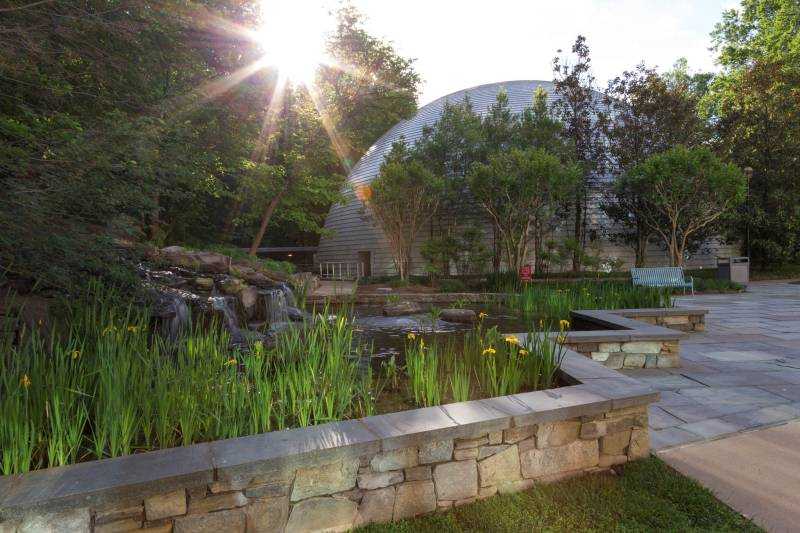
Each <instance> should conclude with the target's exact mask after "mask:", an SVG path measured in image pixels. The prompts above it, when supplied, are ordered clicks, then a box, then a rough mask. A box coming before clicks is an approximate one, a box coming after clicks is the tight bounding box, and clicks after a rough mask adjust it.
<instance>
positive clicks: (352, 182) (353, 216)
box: [317, 81, 739, 275]
mask: <svg viewBox="0 0 800 533" xmlns="http://www.w3.org/2000/svg"><path fill="white" fill-rule="evenodd" d="M538 87H542V88H544V89H545V90H546V91H547V92H548V93H549V94H552V93H553V84H552V83H551V82H547V81H509V82H502V83H494V84H489V85H481V86H478V87H473V88H470V89H465V90H462V91H459V92H456V93H453V94H450V95H447V96H444V97H442V98H440V99H438V100H435V101H433V102H431V103H429V104H427V105H425V106H423V107H422V108H420V110H419V111H418V112H417V114H416V115H415V116H414V117H412V118H411V119H409V120H403V121H401V122H399V123H398V124H396V125H395V126H394V127H393V128H392V129H390V130H389V131H388V132H387V133H386V134H384V135H383V136H382V137H381V138H380V139H378V141H377V142H376V143H375V144H374V145H373V146H372V147H370V149H369V150H367V153H366V154H364V156H363V157H362V158H361V159H360V160H359V162H358V163H357V164H356V165H355V167H353V170H352V171H351V172H350V175H349V176H348V180H347V184H346V200H345V201H344V202H343V203H341V204H336V205H334V206H333V207H331V210H330V212H329V213H328V217H327V218H326V221H325V228H326V229H328V230H330V231H331V232H332V234H331V235H330V236H328V237H323V238H322V239H321V240H320V245H319V251H318V252H317V261H318V262H330V261H337V262H339V261H342V262H356V261H357V260H358V252H361V251H369V252H370V253H371V258H372V265H371V267H372V274H373V275H393V274H396V268H395V266H394V262H393V260H392V256H391V253H390V250H389V247H388V245H387V242H386V239H385V238H384V236H383V232H382V231H381V229H380V228H379V227H377V225H376V224H375V223H374V221H373V220H372V217H371V215H370V214H369V212H368V211H366V210H365V209H364V205H363V203H362V202H361V201H360V200H358V199H357V198H356V196H355V194H354V192H353V191H354V190H356V189H357V188H358V187H359V186H361V185H365V184H367V183H369V182H370V181H372V179H373V178H374V177H375V176H376V175H377V174H378V171H379V170H380V166H381V164H382V163H383V159H384V156H385V155H386V154H387V153H388V152H389V150H391V147H392V145H393V144H394V143H395V142H397V141H399V140H401V139H404V140H405V141H406V142H408V143H413V142H415V141H416V140H417V139H419V137H420V136H421V135H422V129H423V127H424V126H430V125H433V124H434V123H435V122H436V121H437V120H438V119H439V117H440V116H441V113H442V110H443V108H444V104H445V102H450V103H458V102H462V101H463V100H464V98H465V97H467V96H469V99H470V101H471V102H472V106H473V109H474V110H475V112H477V113H479V114H483V113H485V112H486V111H487V110H488V108H489V107H490V106H491V105H492V104H493V103H494V102H495V100H496V97H497V93H498V92H499V91H500V90H501V89H505V90H506V92H507V94H508V102H509V107H510V108H511V109H512V111H514V112H517V113H518V112H521V111H522V110H524V109H525V108H526V107H530V105H531V104H532V101H533V93H534V91H535V90H536V88H538ZM553 99H554V98H552V97H550V98H548V101H550V102H552V101H553ZM588 220H589V225H588V229H589V230H592V229H594V230H595V232H596V233H597V234H598V235H599V236H600V238H598V239H597V240H596V241H595V242H590V243H588V245H589V250H590V251H591V253H593V254H599V255H602V256H603V257H609V258H611V257H614V258H619V259H621V260H622V261H623V265H624V267H625V268H628V267H630V266H632V265H633V260H634V253H633V250H632V249H631V248H628V247H624V246H620V245H617V244H614V243H611V242H609V241H608V240H606V239H603V238H602V235H603V232H604V230H605V229H606V228H607V227H608V225H609V221H608V220H607V219H606V217H605V216H604V215H603V213H602V212H601V211H600V209H599V206H598V204H597V202H594V203H592V204H591V205H590V208H589V213H588ZM485 228H486V230H485V234H486V236H487V239H486V243H487V246H489V247H490V248H491V245H492V232H491V228H490V225H489V224H488V221H487V222H485ZM430 234H431V230H430V227H426V228H423V229H422V230H421V231H420V234H419V236H418V237H417V239H416V240H415V243H414V247H413V250H412V258H411V262H412V273H413V274H423V273H424V265H425V263H424V260H423V259H422V256H421V255H420V247H421V246H422V244H423V243H424V242H425V240H427V239H428V238H429V237H430ZM567 235H569V230H568V228H566V227H565V228H556V230H555V231H554V235H553V236H554V238H559V237H565V236H567ZM705 248H706V250H705V251H704V252H702V253H698V254H696V255H695V256H693V257H691V258H690V259H689V260H688V261H687V263H686V266H687V267H689V268H701V267H703V268H709V267H713V266H716V260H715V258H716V256H718V255H723V256H725V255H738V254H739V250H738V247H737V246H728V245H723V244H720V243H717V242H711V243H709V244H708V245H707V246H706V247H705ZM666 264H669V258H668V255H667V253H666V251H664V250H663V249H661V248H660V247H659V246H656V245H651V246H650V247H649V248H648V252H647V265H650V266H655V265H666ZM565 267H566V268H568V265H565Z"/></svg>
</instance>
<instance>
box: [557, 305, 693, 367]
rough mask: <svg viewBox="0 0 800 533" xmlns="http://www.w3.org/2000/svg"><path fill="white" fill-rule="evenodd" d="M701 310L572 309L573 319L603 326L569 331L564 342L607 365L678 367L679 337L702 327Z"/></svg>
mask: <svg viewBox="0 0 800 533" xmlns="http://www.w3.org/2000/svg"><path fill="white" fill-rule="evenodd" d="M707 312H708V311H707V310H705V309H696V308H688V307H671V308H666V309H618V310H613V311H606V310H582V311H573V312H572V317H573V319H574V320H576V321H582V322H587V323H590V324H593V325H596V326H598V327H601V328H604V329H600V330H595V331H571V332H569V333H568V334H567V336H566V341H565V343H564V344H565V345H566V346H568V347H569V348H570V349H572V350H575V351H576V352H578V353H582V354H583V355H585V356H587V357H591V358H592V359H593V360H595V361H598V362H600V363H603V365H605V366H606V367H608V368H613V369H619V368H675V367H679V366H681V358H680V339H681V338H682V337H683V336H684V335H685V334H686V332H690V331H697V332H700V331H704V330H705V315H706V313H707Z"/></svg>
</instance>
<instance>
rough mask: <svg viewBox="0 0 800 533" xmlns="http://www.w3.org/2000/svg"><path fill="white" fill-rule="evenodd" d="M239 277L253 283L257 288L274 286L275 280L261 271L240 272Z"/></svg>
mask: <svg viewBox="0 0 800 533" xmlns="http://www.w3.org/2000/svg"><path fill="white" fill-rule="evenodd" d="M240 277H241V278H242V279H244V280H245V281H246V282H247V283H249V284H250V285H255V286H256V287H258V288H259V289H270V288H272V287H274V286H275V281H276V280H274V279H272V278H270V277H269V276H266V275H264V274H263V273H262V272H255V271H254V272H252V273H243V274H240Z"/></svg>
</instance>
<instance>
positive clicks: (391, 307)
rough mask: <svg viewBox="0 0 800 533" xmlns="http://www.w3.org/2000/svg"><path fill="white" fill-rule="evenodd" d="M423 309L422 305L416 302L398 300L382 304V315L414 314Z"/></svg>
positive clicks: (421, 311)
mask: <svg viewBox="0 0 800 533" xmlns="http://www.w3.org/2000/svg"><path fill="white" fill-rule="evenodd" d="M424 311H425V310H424V309H423V308H422V306H421V305H420V304H418V303H416V302H399V303H396V304H386V305H384V306H383V315H384V316H401V315H416V314H419V313H423V312H424Z"/></svg>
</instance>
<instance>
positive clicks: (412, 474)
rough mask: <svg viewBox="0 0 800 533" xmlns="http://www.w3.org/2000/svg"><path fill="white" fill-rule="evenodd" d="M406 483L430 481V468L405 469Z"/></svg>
mask: <svg viewBox="0 0 800 533" xmlns="http://www.w3.org/2000/svg"><path fill="white" fill-rule="evenodd" d="M405 475H406V481H423V480H426V479H431V467H430V466H415V467H414V468H406V471H405Z"/></svg>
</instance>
